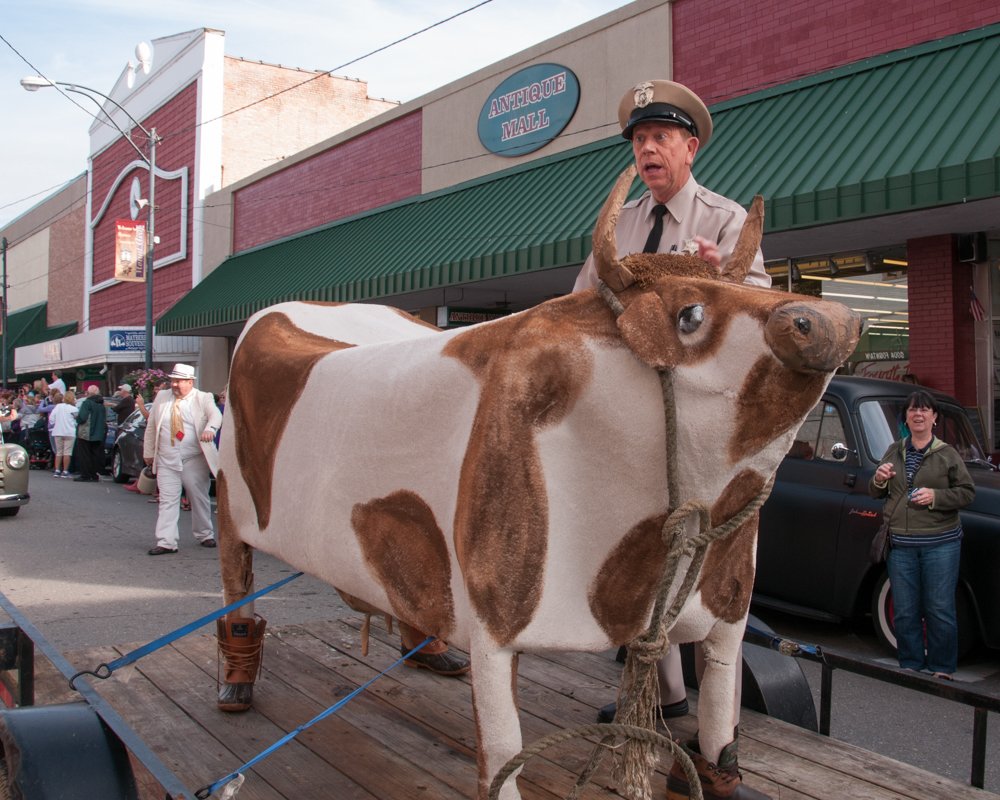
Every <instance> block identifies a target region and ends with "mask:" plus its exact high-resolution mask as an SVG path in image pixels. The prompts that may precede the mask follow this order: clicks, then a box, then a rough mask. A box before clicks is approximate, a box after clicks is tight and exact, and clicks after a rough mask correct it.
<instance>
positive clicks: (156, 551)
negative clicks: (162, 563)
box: [149, 545, 177, 556]
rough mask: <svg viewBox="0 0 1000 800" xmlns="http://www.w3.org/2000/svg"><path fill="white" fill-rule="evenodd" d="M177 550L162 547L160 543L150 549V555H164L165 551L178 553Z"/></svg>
mask: <svg viewBox="0 0 1000 800" xmlns="http://www.w3.org/2000/svg"><path fill="white" fill-rule="evenodd" d="M176 552H177V551H176V550H171V549H170V548H169V547H160V545H156V547H154V548H153V549H152V550H150V551H149V555H151V556H162V555H164V554H165V553H176Z"/></svg>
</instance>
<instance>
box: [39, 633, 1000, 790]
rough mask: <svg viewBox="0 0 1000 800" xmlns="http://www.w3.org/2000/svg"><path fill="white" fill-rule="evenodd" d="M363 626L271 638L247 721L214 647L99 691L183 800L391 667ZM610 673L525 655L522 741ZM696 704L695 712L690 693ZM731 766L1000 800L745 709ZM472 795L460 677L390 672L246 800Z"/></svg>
mask: <svg viewBox="0 0 1000 800" xmlns="http://www.w3.org/2000/svg"><path fill="white" fill-rule="evenodd" d="M359 625H360V620H358V619H347V620H342V621H320V622H315V623H309V624H308V625H304V626H288V627H284V628H281V629H280V630H277V631H272V632H270V634H269V636H268V637H267V643H266V646H265V657H264V672H263V674H262V677H261V679H260V681H259V682H258V687H257V691H256V693H255V703H254V709H252V710H251V711H249V712H247V713H246V714H224V713H222V712H219V711H218V710H217V709H216V707H215V695H216V687H215V676H216V649H215V641H214V637H211V636H208V635H200V636H190V637H187V638H186V639H184V640H182V641H179V642H175V643H174V644H173V645H171V646H170V647H168V648H164V649H163V650H161V651H158V652H157V653H155V654H153V655H151V656H148V657H147V658H146V659H144V660H143V661H142V662H140V664H139V667H138V668H135V667H131V668H126V669H124V670H121V671H119V672H118V673H116V675H115V676H114V677H113V678H112V679H111V680H109V681H104V682H97V681H95V685H97V686H98V688H99V691H100V692H101V694H102V695H104V696H105V697H106V698H107V699H108V700H109V702H111V703H112V704H113V705H114V706H115V708H116V709H118V710H119V712H120V713H122V714H123V716H125V717H126V718H127V719H128V720H129V722H130V723H131V724H132V725H133V727H134V728H135V729H136V732H137V734H138V735H140V736H142V738H143V739H144V740H145V741H146V742H147V743H148V744H149V745H150V747H152V748H153V749H154V750H155V751H156V752H157V753H158V754H159V755H160V757H161V758H162V759H163V760H164V763H165V764H167V765H168V766H170V767H171V768H172V769H174V770H175V772H177V773H178V775H179V776H181V777H182V779H183V780H185V782H187V783H188V785H189V786H191V787H192V789H193V788H197V787H199V786H201V785H204V784H207V783H210V782H211V781H213V780H214V779H216V778H219V777H221V776H222V775H225V774H227V773H228V772H229V771H231V770H233V769H235V768H236V767H238V766H239V765H240V764H242V763H243V762H244V761H246V760H247V759H249V758H251V757H252V756H254V755H255V754H256V753H257V752H259V751H260V750H262V749H263V748H265V747H266V746H268V745H269V744H271V743H272V742H274V741H276V740H277V739H278V738H280V737H281V736H282V735H283V734H284V732H285V731H290V730H294V729H295V728H296V727H297V726H298V725H300V724H302V723H304V722H306V721H307V720H309V719H311V718H312V717H313V716H315V715H316V714H317V713H319V712H320V711H321V710H323V709H325V708H327V707H329V706H331V705H332V704H333V703H335V702H336V701H337V700H338V699H340V698H342V697H343V696H345V695H346V694H347V693H349V692H350V691H352V690H353V689H354V688H355V687H356V686H358V685H360V684H361V683H363V682H364V681H366V680H368V679H369V678H370V677H372V676H373V675H374V674H376V673H377V672H378V671H379V670H381V669H384V668H385V667H387V666H388V665H390V664H392V663H393V662H394V661H396V660H397V659H398V657H399V655H398V654H399V640H398V635H396V634H389V633H388V632H387V631H386V630H385V629H384V628H383V627H382V626H381V625H377V624H373V626H372V638H371V644H370V652H369V655H368V657H366V658H361V656H360V646H359V633H358V627H359ZM128 649H130V648H126V650H128ZM112 657H114V656H113V655H109V654H108V652H107V650H104V651H100V650H96V649H95V650H92V651H84V652H83V653H80V654H77V656H76V657H75V658H74V660H73V663H76V664H85V665H87V666H93V665H96V664H98V663H100V662H101V661H104V660H109V659H110V658H112ZM42 661H43V660H40V662H42ZM620 672H621V665H619V664H617V663H616V662H615V661H614V653H613V652H606V653H596V654H595V653H567V654H561V653H549V654H543V655H531V656H522V657H521V659H520V674H519V681H518V688H519V698H520V703H521V715H520V716H521V722H522V729H523V732H524V737H525V741H526V742H533V741H535V740H536V739H537V738H539V737H541V736H544V735H547V734H549V733H552V732H553V731H557V730H564V729H569V728H575V727H577V726H580V725H588V724H590V723H592V722H593V721H594V720H595V714H596V709H597V708H598V707H599V706H600V705H603V704H604V703H606V702H609V701H610V700H612V699H614V697H615V695H616V693H617V682H618V679H619V676H620ZM36 685H37V686H38V687H39V696H40V698H41V697H42V696H44V702H50V701H51V700H50V698H60V699H63V700H66V699H70V700H72V699H75V698H76V695H75V694H74V693H72V692H70V691H69V690H68V687H66V685H65V680H64V679H63V678H62V676H61V675H59V674H58V673H56V672H55V671H54V670H53V669H52V668H51V666H49V667H48V668H46V666H45V664H44V663H42V664H41V666H40V668H39V676H38V678H37V680H36ZM690 694H691V700H692V711H693V712H694V711H696V709H697V692H691V693H690ZM39 702H43V699H40V700H39ZM670 722H671V729H672V733H673V734H674V735H675V736H678V737H682V738H683V737H689V736H691V735H693V734H694V732H695V729H696V727H697V720H696V718H695V716H694V715H693V714H692V715H688V716H687V717H683V718H681V719H679V720H671V721H670ZM592 746H593V745H592V743H590V742H587V741H584V740H576V741H573V742H569V743H566V744H565V745H560V746H559V748H558V749H554V750H550V751H547V752H546V753H544V754H543V755H542V756H539V757H537V758H535V759H533V760H532V761H531V762H529V764H528V765H527V766H526V768H525V770H524V772H523V774H522V776H521V778H520V779H519V786H520V788H521V791H522V794H523V796H524V797H525V800H556V798H561V797H565V796H566V795H567V793H568V792H569V789H570V786H571V785H572V782H573V781H574V780H575V776H576V774H577V772H578V771H579V769H580V768H581V767H582V765H583V764H584V763H585V762H586V760H587V758H588V757H589V755H590V752H591V749H592ZM669 762H670V759H669V756H668V755H665V756H664V758H663V760H662V764H661V766H660V768H659V770H658V771H657V773H656V774H655V775H654V777H653V794H654V797H658V796H662V792H663V784H664V781H665V775H664V773H665V771H666V770H667V769H668V768H669ZM740 766H741V768H742V770H743V772H744V780H745V781H746V783H747V784H748V785H750V786H753V787H754V788H757V789H759V790H760V791H763V792H765V793H766V794H768V795H770V796H771V797H773V798H775V800H778V799H779V798H780V800H834V798H836V799H837V800H840V798H842V797H845V796H846V797H851V798H861V800H939V798H942V797H948V798H949V800H951V798H956V800H985V799H986V798H996V797H997V795H994V794H992V793H989V792H984V791H982V790H978V789H974V788H972V787H969V786H966V785H964V784H961V783H958V782H953V781H950V780H948V779H945V778H942V777H940V776H937V775H933V774H931V773H928V772H926V771H924V770H920V769H917V768H915V767H911V766H908V765H906V764H902V763H900V762H896V761H893V760H892V759H888V758H885V757H882V756H879V755H877V754H875V753H871V752H869V751H865V750H861V749H860V748H857V747H854V746H852V745H848V744H846V743H844V742H839V741H837V740H834V739H829V738H827V737H822V736H819V735H818V734H815V733H811V732H809V731H805V730H803V729H800V728H796V727H794V726H791V725H788V724H786V723H783V722H780V721H778V720H773V719H770V718H768V717H764V716H761V715H759V714H756V713H754V712H750V711H747V710H745V709H744V710H743V713H742V721H741V736H740ZM135 772H136V776H137V781H138V782H139V784H140V787H141V796H142V798H143V800H160V798H162V790H160V791H159V793H157V791H156V790H157V789H158V787H157V786H156V784H155V781H154V782H151V783H150V780H151V779H150V778H149V776H148V774H146V773H145V771H144V770H143V769H142V768H141V767H137V768H136V770H135ZM475 783H476V767H475V725H474V722H473V713H472V704H471V692H470V686H469V680H468V678H460V679H453V678H442V677H440V676H435V675H432V674H430V673H428V672H427V671H425V670H411V669H405V668H402V667H400V668H398V669H395V670H393V671H392V672H391V673H390V674H389V675H387V676H385V677H384V678H382V679H380V680H379V681H377V682H376V683H375V684H373V685H372V686H371V687H370V688H369V689H368V690H366V691H365V692H364V693H362V694H361V695H359V696H358V697H357V698H356V699H354V700H352V701H351V702H350V703H348V704H346V705H345V706H344V707H343V708H342V709H340V710H338V712H337V713H336V714H334V715H332V716H330V717H329V718H327V719H324V720H323V721H322V722H320V723H319V724H317V725H315V726H314V727H312V728H310V729H309V730H307V731H305V732H303V733H302V734H300V735H299V736H298V737H297V738H296V739H295V740H294V741H293V742H291V743H290V744H288V745H286V746H284V747H282V748H281V749H280V750H279V751H277V752H276V753H275V754H274V755H272V756H271V757H269V758H268V759H266V760H265V761H263V762H261V763H260V764H259V765H257V767H256V768H255V769H254V770H252V771H251V772H250V773H249V774H248V779H247V782H246V784H245V785H244V787H243V789H242V790H241V792H240V797H241V798H243V797H244V796H246V797H247V798H250V799H251V800H280V798H285V797H287V798H296V800H311V799H312V798H317V799H318V798H326V797H337V798H338V800H340V798H344V800H375V798H378V800H403V798H406V800H410V798H412V797H413V796H414V795H416V796H423V797H428V798H431V797H433V798H435V800H437V799H438V798H440V799H441V800H459V798H471V797H474V796H475V790H476V786H475ZM619 796H620V795H618V794H617V793H616V792H615V791H614V789H613V786H612V782H611V780H610V776H609V773H608V765H606V764H605V765H602V767H601V769H600V770H599V771H598V773H597V776H596V780H595V781H594V782H593V783H592V784H591V785H590V786H589V787H588V788H587V789H586V790H585V791H584V792H583V794H582V798H587V799H588V800H589V799H590V798H594V799H595V800H596V798H611V797H619Z"/></svg>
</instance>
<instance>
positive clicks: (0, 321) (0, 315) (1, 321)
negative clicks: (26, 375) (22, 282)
mask: <svg viewBox="0 0 1000 800" xmlns="http://www.w3.org/2000/svg"><path fill="white" fill-rule="evenodd" d="M0 250H2V251H3V306H2V307H0V325H2V326H3V388H4V389H6V388H7V237H6V236H4V237H3V239H0Z"/></svg>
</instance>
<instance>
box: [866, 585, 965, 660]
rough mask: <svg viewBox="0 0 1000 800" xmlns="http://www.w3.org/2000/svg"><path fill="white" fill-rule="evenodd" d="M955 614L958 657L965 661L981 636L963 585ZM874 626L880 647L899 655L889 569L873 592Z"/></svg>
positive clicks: (960, 588)
mask: <svg viewBox="0 0 1000 800" xmlns="http://www.w3.org/2000/svg"><path fill="white" fill-rule="evenodd" d="M955 615H956V617H957V618H958V657H959V659H962V658H964V657H965V656H967V655H968V654H969V653H970V652H971V651H972V649H973V648H974V647H975V646H976V643H977V641H978V638H979V637H978V636H977V634H976V619H975V615H974V614H973V613H972V606H971V604H970V603H969V599H968V595H967V594H966V591H965V588H964V587H963V586H962V585H961V584H959V585H958V588H957V589H956V590H955ZM872 626H873V627H874V628H875V638H876V639H878V642H879V644H881V645H882V646H883V647H884V648H886V649H887V650H889V651H890V652H891V653H893V654H895V652H896V628H895V625H894V624H893V608H892V586H891V584H890V583H889V573H888V572H887V571H886V570H882V574H881V575H879V576H878V580H877V581H875V589H874V590H873V591H872Z"/></svg>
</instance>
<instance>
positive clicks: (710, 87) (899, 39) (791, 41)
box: [673, 0, 1000, 105]
mask: <svg viewBox="0 0 1000 800" xmlns="http://www.w3.org/2000/svg"><path fill="white" fill-rule="evenodd" d="M997 21H1000V3H997V2H996V0H952V2H948V3H942V2H940V0H828V2H821V3H818V2H815V0H760V1H759V2H754V3H747V2H745V0H674V13H673V23H674V27H673V49H674V79H675V80H678V81H680V82H681V83H684V84H687V85H688V86H690V87H691V88H692V89H694V90H695V91H696V92H698V93H699V94H700V95H701V96H702V98H704V100H705V102H706V103H708V104H709V105H711V104H712V103H717V102H719V101H721V100H725V99H727V98H730V97H738V96H740V95H743V94H748V93H750V92H754V91H757V90H758V89H763V88H766V87H767V86H771V85H774V84H778V83H785V82H787V81H790V80H794V79H795V78H799V77H802V76H805V75H811V74H813V73H816V72H821V71H823V70H827V69H831V68H832V67H836V66H840V65H843V64H849V63H851V62H853V61H858V60H860V59H863V58H867V57H869V56H873V55H877V54H879V53H886V52H889V51H892V50H898V49H900V48H903V47H910V46H911V45H915V44H919V43H921V42H926V41H931V40H933V39H940V38H941V37H943V36H949V35H951V34H955V33H960V32H962V31H967V30H972V29H973V28H981V27H982V26H984V25H988V24H990V23H993V22H997Z"/></svg>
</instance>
